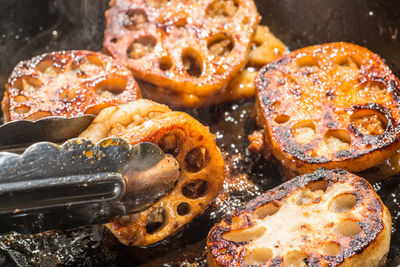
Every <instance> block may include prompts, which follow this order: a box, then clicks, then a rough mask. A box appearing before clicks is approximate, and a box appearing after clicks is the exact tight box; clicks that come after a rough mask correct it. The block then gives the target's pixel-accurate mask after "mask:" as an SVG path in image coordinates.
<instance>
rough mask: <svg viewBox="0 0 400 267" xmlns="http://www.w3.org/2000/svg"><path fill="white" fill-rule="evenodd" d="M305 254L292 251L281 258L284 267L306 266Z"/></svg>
mask: <svg viewBox="0 0 400 267" xmlns="http://www.w3.org/2000/svg"><path fill="white" fill-rule="evenodd" d="M307 258H308V257H307V254H305V253H304V252H301V251H293V252H290V253H288V254H287V255H285V256H284V257H283V264H284V266H296V267H305V266H307V263H306V262H307Z"/></svg>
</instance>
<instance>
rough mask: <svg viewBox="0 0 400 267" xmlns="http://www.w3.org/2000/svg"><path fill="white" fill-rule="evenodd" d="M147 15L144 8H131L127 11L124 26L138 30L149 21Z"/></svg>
mask: <svg viewBox="0 0 400 267" xmlns="http://www.w3.org/2000/svg"><path fill="white" fill-rule="evenodd" d="M147 21H148V19H147V15H146V13H145V12H144V10H142V9H135V10H130V11H128V12H127V13H126V17H125V21H124V26H125V27H126V28H127V29H128V30H131V31H137V30H139V29H141V28H143V26H144V25H145V24H146V23H147Z"/></svg>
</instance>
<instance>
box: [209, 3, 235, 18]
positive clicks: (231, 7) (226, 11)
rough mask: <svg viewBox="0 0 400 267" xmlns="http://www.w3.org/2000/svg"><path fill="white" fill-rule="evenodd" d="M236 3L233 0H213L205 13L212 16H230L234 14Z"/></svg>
mask: <svg viewBox="0 0 400 267" xmlns="http://www.w3.org/2000/svg"><path fill="white" fill-rule="evenodd" d="M237 9H238V4H237V3H236V1H234V0H215V1H214V2H213V3H212V4H211V5H210V6H209V7H208V8H207V15H208V16H210V17H212V18H225V19H226V18H231V17H233V15H235V13H236V11H237Z"/></svg>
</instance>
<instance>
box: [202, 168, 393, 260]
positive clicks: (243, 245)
mask: <svg viewBox="0 0 400 267" xmlns="http://www.w3.org/2000/svg"><path fill="white" fill-rule="evenodd" d="M391 228H392V222H391V216H390V213H389V211H388V209H387V208H386V207H385V205H384V204H383V203H382V201H381V199H380V198H379V196H378V195H377V194H376V193H375V192H374V190H373V189H372V187H371V185H370V184H369V183H368V182H367V181H365V180H364V179H362V178H361V177H358V176H356V175H354V174H351V173H348V172H346V171H344V170H326V169H320V170H318V171H316V172H315V173H313V174H307V175H303V176H298V177H296V178H294V179H292V180H289V181H287V182H286V183H284V184H282V185H280V186H278V187H276V188H274V189H272V190H270V191H268V192H266V193H264V194H263V195H261V196H259V197H257V198H255V199H254V200H252V201H250V202H249V203H248V204H247V205H246V206H245V208H244V209H242V210H239V211H236V212H235V213H234V214H233V215H232V216H228V217H226V218H225V219H223V220H222V221H221V222H220V223H219V224H216V225H215V226H214V227H213V228H212V229H211V231H210V233H209V235H208V239H207V253H208V257H207V259H208V263H209V264H210V266H247V265H252V266H255V265H257V266H352V267H355V266H359V267H361V266H383V265H384V263H385V260H386V254H387V252H388V251H389V245H390V234H391Z"/></svg>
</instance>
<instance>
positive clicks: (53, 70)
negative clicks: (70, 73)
mask: <svg viewBox="0 0 400 267" xmlns="http://www.w3.org/2000/svg"><path fill="white" fill-rule="evenodd" d="M36 69H37V70H38V71H40V72H41V73H42V74H43V75H44V76H47V77H53V76H56V75H57V74H58V73H59V72H60V69H59V68H57V67H55V66H54V61H53V60H51V59H45V60H42V61H40V62H39V63H38V64H37V65H36Z"/></svg>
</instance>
